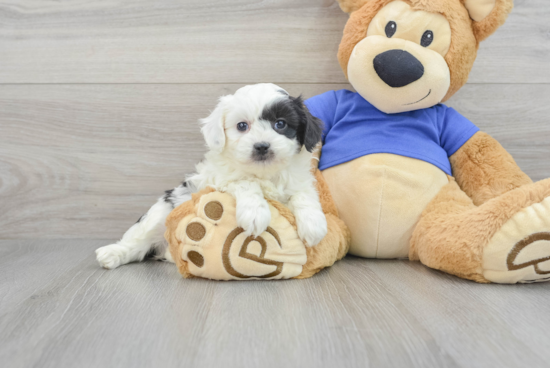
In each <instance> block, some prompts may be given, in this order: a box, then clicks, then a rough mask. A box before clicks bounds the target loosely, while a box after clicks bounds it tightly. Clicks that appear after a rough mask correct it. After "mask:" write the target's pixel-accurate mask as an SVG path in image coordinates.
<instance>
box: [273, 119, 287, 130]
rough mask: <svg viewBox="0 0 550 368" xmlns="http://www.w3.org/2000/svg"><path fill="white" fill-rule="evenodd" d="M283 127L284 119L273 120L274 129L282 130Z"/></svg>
mask: <svg viewBox="0 0 550 368" xmlns="http://www.w3.org/2000/svg"><path fill="white" fill-rule="evenodd" d="M284 128H286V121H284V120H277V121H276V122H275V129H277V130H282V129H284Z"/></svg>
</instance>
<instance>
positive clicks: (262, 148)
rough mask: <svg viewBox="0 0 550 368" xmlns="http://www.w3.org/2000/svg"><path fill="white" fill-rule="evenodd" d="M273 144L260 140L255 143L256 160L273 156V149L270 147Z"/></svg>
mask: <svg viewBox="0 0 550 368" xmlns="http://www.w3.org/2000/svg"><path fill="white" fill-rule="evenodd" d="M270 147H271V145H270V144H269V143H267V142H258V143H255V144H254V150H253V151H252V157H253V158H254V160H255V161H266V160H269V159H271V158H273V151H271V150H270V149H269V148H270Z"/></svg>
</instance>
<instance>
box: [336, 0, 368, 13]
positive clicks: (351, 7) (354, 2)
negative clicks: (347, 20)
mask: <svg viewBox="0 0 550 368" xmlns="http://www.w3.org/2000/svg"><path fill="white" fill-rule="evenodd" d="M369 1H370V0H338V2H339V3H340V8H341V9H342V10H343V11H344V12H346V13H348V14H351V13H353V12H354V11H356V10H359V9H361V8H362V7H363V5H365V4H366V3H368V2H369Z"/></svg>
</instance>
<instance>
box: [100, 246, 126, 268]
mask: <svg viewBox="0 0 550 368" xmlns="http://www.w3.org/2000/svg"><path fill="white" fill-rule="evenodd" d="M95 254H96V257H97V262H98V263H99V265H100V266H101V267H103V268H106V269H108V270H114V269H115V268H117V267H118V266H120V265H121V264H122V256H123V250H122V249H121V247H120V246H119V245H118V244H111V245H106V246H104V247H101V248H98V249H96V251H95Z"/></svg>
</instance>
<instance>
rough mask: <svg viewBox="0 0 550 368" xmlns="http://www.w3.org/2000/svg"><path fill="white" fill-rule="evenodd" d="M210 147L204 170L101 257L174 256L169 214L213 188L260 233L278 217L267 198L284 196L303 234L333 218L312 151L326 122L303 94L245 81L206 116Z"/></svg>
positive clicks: (105, 261) (108, 264)
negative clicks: (168, 236) (167, 239)
mask: <svg viewBox="0 0 550 368" xmlns="http://www.w3.org/2000/svg"><path fill="white" fill-rule="evenodd" d="M201 124H202V133H203V135H204V139H205V141H206V144H207V146H208V148H209V152H207V153H206V155H205V159H204V160H203V161H202V162H201V163H199V164H198V165H197V166H196V170H197V173H196V174H193V175H191V176H189V177H188V178H187V180H186V181H185V182H184V183H183V184H182V185H180V186H179V187H177V188H175V189H173V190H169V191H167V192H166V194H165V195H164V196H163V197H161V198H160V199H159V200H158V201H157V203H156V204H155V205H153V207H151V209H149V211H148V212H147V213H146V214H145V215H144V216H142V218H141V219H140V220H139V221H138V222H137V223H136V224H135V225H134V226H132V227H131V228H130V229H129V230H128V231H127V232H126V233H125V234H124V236H123V237H122V239H121V240H120V241H119V242H118V243H115V244H111V245H107V246H105V247H101V248H99V249H97V250H96V254H97V260H98V262H99V264H100V265H101V266H103V267H105V268H109V269H113V268H116V267H118V266H120V265H123V264H126V263H129V262H135V261H141V260H143V259H144V258H145V256H146V255H148V254H149V255H150V254H155V255H156V256H157V257H158V258H167V259H169V260H170V254H169V252H167V251H166V250H167V244H166V242H165V240H164V232H165V220H166V217H167V216H168V214H169V213H170V212H171V211H172V210H173V209H174V208H175V207H177V206H179V205H180V204H182V203H183V202H185V201H188V200H189V199H191V193H193V192H196V191H200V190H202V189H204V188H206V187H212V188H214V189H216V190H219V191H222V192H227V193H230V194H232V195H233V196H234V197H235V199H236V203H237V223H238V225H239V226H240V227H242V228H243V229H244V230H245V232H246V233H248V234H252V235H255V236H258V235H260V234H261V233H262V232H264V231H265V230H266V228H267V226H268V225H269V223H270V221H271V213H270V211H269V207H268V204H267V201H266V198H268V199H273V200H277V201H279V202H282V203H284V204H285V205H286V206H287V207H288V208H289V209H290V210H291V211H292V212H293V214H294V216H295V217H296V223H297V227H298V235H299V236H300V238H301V239H302V240H303V241H304V242H305V243H306V244H307V245H308V246H314V245H316V244H318V243H319V242H320V241H321V240H322V239H323V237H324V236H325V235H326V233H327V222H326V218H325V215H324V214H323V211H322V209H321V204H320V202H319V196H318V193H317V191H316V189H315V178H314V176H313V175H312V173H311V170H310V168H311V160H312V151H313V149H314V147H315V146H316V145H317V144H318V143H319V142H320V140H321V135H322V122H321V121H320V120H319V119H317V118H315V117H313V116H312V115H311V114H310V113H309V111H308V110H307V108H306V107H305V106H304V104H303V101H302V99H301V97H291V96H289V95H288V93H287V92H286V91H284V90H283V89H282V88H280V87H278V86H276V85H274V84H267V83H266V84H257V85H251V86H245V87H243V88H241V89H239V90H238V91H237V92H236V93H235V94H233V95H229V96H223V97H221V98H220V101H219V103H218V105H217V107H216V109H215V110H214V111H213V112H212V114H211V115H210V116H209V117H207V118H206V119H203V120H202V121H201Z"/></svg>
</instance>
